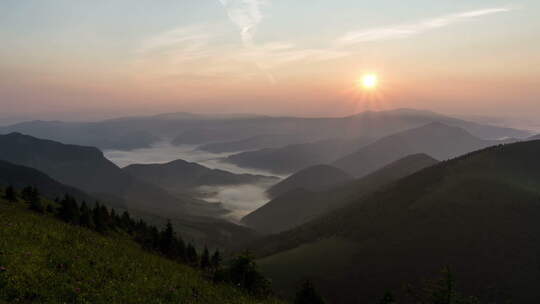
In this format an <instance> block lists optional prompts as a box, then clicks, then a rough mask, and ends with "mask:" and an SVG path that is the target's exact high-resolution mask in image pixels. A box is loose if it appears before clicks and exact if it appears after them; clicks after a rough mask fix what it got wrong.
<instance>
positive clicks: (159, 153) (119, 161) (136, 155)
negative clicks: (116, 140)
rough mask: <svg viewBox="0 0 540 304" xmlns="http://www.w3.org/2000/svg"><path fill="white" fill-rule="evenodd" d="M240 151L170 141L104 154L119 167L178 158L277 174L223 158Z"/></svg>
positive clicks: (242, 171)
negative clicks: (240, 165)
mask: <svg viewBox="0 0 540 304" xmlns="http://www.w3.org/2000/svg"><path fill="white" fill-rule="evenodd" d="M240 152H244V151H238V152H232V153H212V152H207V151H201V150H197V146H194V145H181V146H174V145H172V144H170V143H159V144H155V145H154V146H152V147H150V148H143V149H135V150H130V151H123V150H106V151H104V154H105V157H106V158H108V159H109V160H110V161H112V162H113V163H115V164H116V165H117V166H119V167H125V166H128V165H131V164H159V163H167V162H170V161H173V160H177V159H183V160H185V161H188V162H195V163H199V164H201V165H203V166H206V167H208V168H211V169H221V170H225V171H229V172H232V173H236V174H257V175H268V176H270V175H271V176H275V174H273V173H271V172H269V171H265V170H259V169H252V168H244V167H239V166H237V165H234V164H230V163H226V162H224V161H222V160H221V159H223V158H225V157H227V156H230V155H233V154H236V153H240ZM281 177H283V176H281Z"/></svg>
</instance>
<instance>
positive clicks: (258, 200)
mask: <svg viewBox="0 0 540 304" xmlns="http://www.w3.org/2000/svg"><path fill="white" fill-rule="evenodd" d="M267 188H268V186H267V185H239V186H218V187H211V186H203V187H200V188H199V189H198V191H200V192H202V193H205V196H204V197H202V199H204V200H205V201H207V202H209V203H218V202H220V203H222V204H223V206H224V207H225V208H227V209H228V210H230V211H231V212H230V213H229V214H227V215H226V216H225V217H226V218H227V219H229V220H231V221H233V222H237V223H238V222H239V221H240V219H242V217H244V216H245V215H247V214H249V213H251V212H252V211H254V210H256V209H258V208H259V207H261V206H263V205H264V204H266V203H267V202H268V201H269V200H270V198H269V197H268V196H267V195H266V189H267Z"/></svg>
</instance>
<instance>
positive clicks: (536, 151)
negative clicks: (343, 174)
mask: <svg viewBox="0 0 540 304" xmlns="http://www.w3.org/2000/svg"><path fill="white" fill-rule="evenodd" d="M538 155H540V141H531V142H522V143H516V144H509V145H504V146H496V147H491V148H488V149H484V150H482V151H478V152H474V153H471V154H468V155H465V156H462V157H459V158H457V159H454V160H450V161H446V162H443V163H440V164H437V165H435V166H432V167H429V168H427V169H424V170H422V171H420V172H417V173H415V174H412V175H410V176H408V177H406V178H404V179H401V180H399V181H397V182H396V183H394V184H392V185H390V186H388V187H385V188H384V189H382V190H380V191H377V192H375V193H372V194H370V195H368V196H366V197H363V198H360V199H359V200H357V201H356V202H354V203H352V204H350V205H348V206H346V207H345V208H343V209H340V210H337V211H335V212H334V213H332V214H329V215H328V216H325V217H322V218H320V219H317V220H314V221H312V222H309V223H307V224H305V225H303V226H300V227H298V228H296V229H294V230H291V231H288V232H284V233H281V234H279V235H276V236H270V237H268V238H265V239H263V240H261V241H260V242H258V243H257V244H255V245H254V246H253V247H252V248H254V249H255V250H256V251H257V252H258V253H259V254H260V256H261V257H265V258H264V259H263V260H261V261H262V263H263V265H264V268H265V269H267V271H268V274H270V275H271V278H273V279H274V281H276V282H279V284H285V282H284V281H282V280H289V283H291V282H292V283H294V282H295V281H298V280H300V279H301V278H302V277H304V276H308V277H312V278H313V279H314V281H315V282H316V284H317V285H318V286H319V287H320V288H321V291H322V293H323V294H324V295H325V296H326V297H328V298H330V299H332V300H333V301H335V302H337V303H363V302H365V301H372V300H373V299H374V298H376V297H377V296H378V295H380V294H382V293H384V292H385V291H386V290H389V289H390V290H393V291H396V292H398V293H399V292H400V291H401V290H402V287H403V285H404V284H406V283H414V282H418V281H421V280H423V279H425V278H429V277H431V276H433V274H434V273H436V272H437V271H438V270H440V269H441V268H442V267H444V266H450V267H451V268H452V269H453V271H454V272H455V273H456V276H457V278H458V281H459V282H461V284H462V285H461V286H462V287H463V290H465V291H466V293H467V294H474V295H477V296H479V297H480V298H481V299H483V300H485V301H486V302H488V303H501V302H502V303H504V300H506V299H511V300H513V301H514V303H536V302H537V299H538V296H537V293H536V286H538V284H540V279H539V278H540V262H539V260H538V256H540V222H539V221H538V219H539V218H540V161H539V160H538ZM336 237H337V238H339V239H342V240H345V241H346V242H347V244H350V243H353V244H354V245H355V246H348V245H347V246H342V245H339V244H338V245H335V244H334V245H332V243H331V242H330V243H329V241H328V240H330V239H334V238H336ZM328 244H330V245H328ZM341 244H343V243H341ZM313 248H316V250H315V249H313ZM343 248H345V250H346V253H343V250H344V249H343ZM347 248H348V249H347ZM315 256H319V257H325V258H324V260H325V261H334V260H341V259H342V257H348V256H353V257H354V258H353V262H351V263H349V264H347V267H345V268H343V267H341V268H335V269H333V270H332V271H330V270H328V269H327V268H326V266H323V265H322V264H323V263H315V264H310V265H311V266H312V267H311V268H309V267H307V266H309V265H308V264H305V263H303V262H302V261H306V263H308V262H307V261H311V260H313V258H314V257H315ZM290 261H294V262H290ZM284 268H287V269H288V272H287V274H285V273H283V272H279V269H284ZM343 269H344V270H343ZM341 270H343V271H341ZM272 271H274V272H272Z"/></svg>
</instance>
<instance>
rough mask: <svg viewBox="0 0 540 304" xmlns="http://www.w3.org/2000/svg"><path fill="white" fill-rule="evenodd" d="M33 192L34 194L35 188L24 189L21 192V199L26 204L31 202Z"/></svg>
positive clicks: (27, 187)
mask: <svg viewBox="0 0 540 304" xmlns="http://www.w3.org/2000/svg"><path fill="white" fill-rule="evenodd" d="M32 192H33V187H30V186H26V187H24V188H23V189H22V190H21V198H22V199H23V200H24V201H25V202H30V200H31V199H32Z"/></svg>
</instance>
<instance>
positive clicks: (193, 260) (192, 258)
mask: <svg viewBox="0 0 540 304" xmlns="http://www.w3.org/2000/svg"><path fill="white" fill-rule="evenodd" d="M186 261H187V262H188V263H189V264H190V265H197V264H198V263H199V256H198V254H197V249H195V247H194V246H193V245H192V244H191V243H189V244H188V245H187V247H186Z"/></svg>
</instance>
